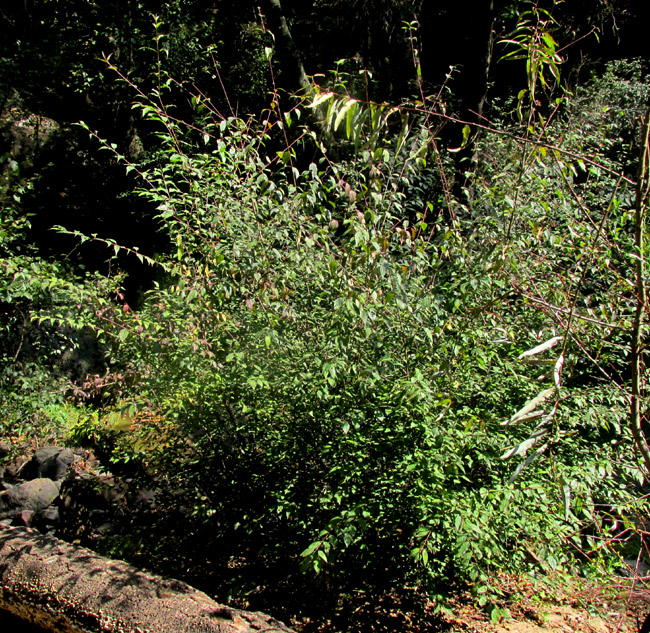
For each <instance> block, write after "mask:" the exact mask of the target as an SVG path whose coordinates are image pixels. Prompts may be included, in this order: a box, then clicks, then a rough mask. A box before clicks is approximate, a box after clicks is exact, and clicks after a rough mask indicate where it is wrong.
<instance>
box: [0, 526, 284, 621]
mask: <svg viewBox="0 0 650 633" xmlns="http://www.w3.org/2000/svg"><path fill="white" fill-rule="evenodd" d="M0 609H6V610H7V611H10V612H11V613H13V614H15V615H17V616H18V617H20V618H22V619H24V620H27V621H29V622H33V623H35V624H37V625H38V626H41V627H43V628H45V629H48V630H52V631H56V632H57V633H80V632H91V633H96V632H97V633H99V632H100V631H101V632H102V633H291V630H290V629H288V628H287V627H286V626H285V625H284V624H282V623H281V622H278V621H277V620H274V619H273V618H271V617H270V616H268V615H265V614H263V613H252V612H248V611H240V610H237V609H232V608H230V607H227V606H224V605H220V604H218V603H217V602H215V601H213V600H212V599H211V598H209V597H208V596H207V595H206V594H204V593H202V592H201V591H198V590H197V589H194V588H193V587H190V586H189V585H187V584H185V583H183V582H180V581H178V580H171V579H168V578H162V577H160V576H155V575H153V574H149V573H145V572H142V571H139V570H138V569H136V568H135V567H132V566H130V565H127V564H126V563H124V562H121V561H116V560H111V559H107V558H104V557H102V556H99V555H97V554H95V553H94V552H91V551H90V550H88V549H85V548H83V547H77V546H75V545H71V544H69V543H65V542H64V541H60V540H59V539H56V538H54V537H51V536H45V535H43V534H41V533H39V532H37V531H35V530H32V529H29V528H16V527H10V526H8V525H4V524H2V523H0Z"/></svg>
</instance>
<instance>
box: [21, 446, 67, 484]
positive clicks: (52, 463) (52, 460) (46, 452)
mask: <svg viewBox="0 0 650 633" xmlns="http://www.w3.org/2000/svg"><path fill="white" fill-rule="evenodd" d="M73 462H74V453H73V452H72V451H71V450H70V449H69V448H61V447H59V446H46V447H44V448H39V449H38V450H37V451H36V452H35V453H34V456H33V457H32V459H31V460H29V462H27V463H26V464H25V465H24V466H23V468H22V469H21V470H20V476H21V477H22V478H23V479H36V478H42V477H45V478H47V479H52V480H54V481H61V480H62V479H63V478H64V477H65V476H66V474H67V472H68V469H69V468H70V465H71V464H72V463H73Z"/></svg>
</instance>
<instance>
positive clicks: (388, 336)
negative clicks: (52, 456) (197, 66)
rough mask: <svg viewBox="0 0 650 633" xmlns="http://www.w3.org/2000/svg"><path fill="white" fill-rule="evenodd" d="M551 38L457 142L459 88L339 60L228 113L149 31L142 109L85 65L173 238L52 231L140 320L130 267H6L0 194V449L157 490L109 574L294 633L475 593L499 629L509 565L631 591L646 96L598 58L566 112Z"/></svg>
mask: <svg viewBox="0 0 650 633" xmlns="http://www.w3.org/2000/svg"><path fill="white" fill-rule="evenodd" d="M536 6H537V5H535V7H536ZM404 29H405V30H406V32H407V33H408V37H409V42H410V45H411V52H412V55H413V60H414V74H415V76H416V78H420V77H421V69H420V66H419V58H418V32H417V24H416V23H411V24H406V25H404ZM553 33H554V21H553V18H552V16H551V14H550V13H547V12H545V11H542V10H541V9H539V10H538V9H537V8H535V9H534V10H531V11H529V12H524V13H522V14H521V15H520V16H519V20H518V23H517V25H516V27H515V28H514V30H513V31H512V33H511V34H510V35H509V36H508V37H507V38H506V39H504V41H503V42H502V45H503V47H504V51H505V53H504V58H503V60H502V61H501V62H500V63H504V64H507V63H511V62H512V60H515V61H517V60H524V61H525V62H526V68H527V73H526V84H525V86H522V88H521V91H520V92H519V93H518V94H516V95H513V96H512V98H510V99H509V100H504V101H503V102H495V103H492V104H491V110H490V116H489V118H488V117H487V116H484V117H483V118H481V119H480V120H479V121H478V122H477V121H469V120H464V119H463V118H462V117H459V116H456V115H454V114H452V112H453V99H454V95H453V76H452V74H451V73H450V76H449V77H448V78H447V81H446V82H445V84H444V85H443V86H442V87H441V88H440V89H439V90H438V91H437V92H434V93H432V94H429V93H427V92H426V91H425V86H424V84H423V83H422V82H421V81H416V85H417V88H418V91H419V94H416V95H415V96H414V97H413V98H411V99H408V100H404V101H403V102H400V103H395V104H392V103H385V102H376V101H373V100H372V99H370V98H369V97H368V92H367V89H368V85H369V82H371V81H372V77H371V76H370V75H369V74H368V73H367V72H359V73H356V74H352V73H348V72H344V70H343V67H344V66H340V67H338V68H337V70H336V71H335V72H332V73H330V74H328V75H325V76H316V77H313V78H311V79H310V82H309V86H308V87H306V88H305V89H303V91H302V92H301V93H299V94H297V95H287V94H285V93H283V92H281V91H280V90H274V91H273V92H272V94H271V96H270V97H269V104H268V107H267V108H266V109H265V110H264V111H263V112H262V113H261V114H260V115H257V116H249V117H244V116H241V115H238V114H237V113H236V112H234V111H232V112H230V113H228V114H226V115H224V114H222V112H220V111H219V110H217V108H216V107H215V106H214V105H213V104H212V102H211V101H210V100H209V99H208V98H207V97H205V95H204V94H203V93H202V92H200V91H199V90H198V89H196V88H192V87H189V88H188V87H187V86H185V85H183V84H182V83H181V82H180V81H178V80H177V79H176V78H175V77H173V76H172V75H171V74H170V72H169V70H168V68H167V66H166V61H165V60H166V57H165V52H164V51H165V42H166V38H167V37H168V34H167V33H166V32H165V30H164V25H163V24H162V23H161V22H160V21H156V24H155V37H154V39H153V41H152V43H151V44H150V47H149V49H148V54H149V55H150V56H151V60H152V65H151V68H153V69H154V71H153V72H152V77H149V78H148V80H147V83H148V84H149V86H148V87H147V88H145V86H144V85H142V83H139V82H138V80H136V79H134V78H131V77H130V76H129V75H128V73H125V72H124V71H123V70H121V69H120V66H119V64H118V63H117V62H113V61H112V60H111V59H106V60H105V62H106V65H107V68H109V69H110V70H111V71H112V72H113V73H114V74H115V77H116V81H118V82H121V83H122V84H124V85H125V86H126V87H128V88H129V89H130V90H131V91H132V94H133V109H134V111H135V112H136V113H137V114H138V116H139V117H140V119H141V121H142V126H143V130H145V133H144V134H143V142H144V143H145V145H146V146H147V147H149V148H151V149H150V151H148V152H147V153H146V156H144V157H142V158H141V160H133V158H131V157H128V156H127V155H126V154H125V153H123V152H122V151H121V150H120V148H119V147H118V145H117V144H113V143H112V142H111V141H110V139H109V140H106V139H104V138H103V136H102V135H101V134H100V133H98V132H96V131H95V130H93V129H92V128H91V127H90V126H88V125H86V124H81V125H82V127H83V130H85V132H87V133H88V134H89V135H90V136H91V137H92V138H93V139H94V142H96V145H97V147H98V149H101V150H102V151H105V152H108V153H110V154H111V155H112V157H113V158H112V160H113V161H114V162H115V163H116V164H120V165H122V166H123V168H124V169H125V170H126V172H127V173H128V174H129V177H131V178H132V179H133V182H134V183H135V184H134V187H133V191H132V193H133V194H135V195H137V196H138V197H140V198H142V199H143V201H144V202H145V204H146V207H147V208H149V209H152V210H153V211H152V213H153V215H154V217H155V222H156V225H157V227H158V228H157V230H158V239H159V240H160V241H161V243H163V244H164V245H165V246H164V248H162V249H161V250H160V252H155V253H147V254H145V249H142V250H141V249H140V247H139V245H138V244H137V243H136V244H134V243H129V244H127V243H122V242H120V243H118V242H117V241H115V240H113V239H111V238H109V237H106V236H102V235H96V234H91V235H88V234H84V233H83V232H81V231H77V230H69V229H66V228H65V227H59V229H58V230H59V231H60V232H61V233H63V234H66V235H68V236H71V237H73V238H75V243H76V248H80V249H83V248H87V247H90V248H95V249H106V250H107V253H108V254H109V256H110V257H112V258H113V261H114V262H115V268H116V270H117V269H119V266H118V262H119V261H121V258H123V257H127V258H135V259H137V260H139V261H140V262H141V263H143V264H146V265H149V266H151V269H152V271H154V272H153V274H152V276H153V277H154V279H155V282H154V283H153V284H152V287H151V288H150V289H148V290H147V291H146V292H144V293H143V295H142V296H141V297H140V298H139V300H138V302H137V304H134V305H133V307H132V306H131V305H129V304H128V303H127V301H126V300H125V295H124V281H125V279H124V276H123V275H122V274H120V273H113V272H111V273H109V274H100V273H93V274H88V275H86V276H85V277H84V276H81V275H79V274H78V272H77V273H75V272H71V271H70V270H69V269H66V267H65V265H63V264H61V263H60V262H56V261H53V260H50V259H47V258H44V257H41V256H40V255H39V253H37V252H34V251H33V250H30V249H29V248H25V247H24V243H23V242H22V241H21V236H23V235H24V232H25V231H26V230H27V229H28V226H29V218H26V217H25V216H24V215H23V214H22V213H21V205H20V199H21V198H20V196H21V195H28V194H29V186H30V185H29V183H25V182H22V181H21V180H20V179H19V178H18V176H16V180H14V181H11V179H8V180H7V182H6V183H5V185H6V187H5V191H8V192H11V196H9V195H5V196H4V198H3V210H4V213H3V220H2V232H1V233H0V249H1V252H2V271H3V272H2V275H1V276H0V290H1V292H2V301H3V306H4V307H5V312H6V314H5V316H4V317H3V322H2V323H3V325H2V326H3V328H4V332H5V336H6V341H5V343H3V344H2V354H3V358H4V364H3V368H2V372H3V374H2V389H1V391H0V394H1V395H0V398H1V400H0V406H1V407H2V418H3V419H2V424H3V425H4V427H5V433H6V434H7V435H8V436H16V437H17V436H21V437H28V436H34V435H39V434H40V435H41V436H42V435H44V434H47V433H48V432H51V433H53V434H54V435H56V438H57V439H56V441H61V442H76V443H79V444H85V445H89V446H92V447H94V448H95V449H96V450H97V451H100V452H102V454H104V455H106V456H107V459H108V460H109V463H110V466H109V468H111V469H115V472H124V473H128V476H129V477H135V478H141V479H142V481H143V482H146V483H147V485H151V484H152V482H153V484H154V485H155V487H156V488H157V489H159V490H161V491H163V494H162V495H161V499H162V501H161V502H160V504H159V506H158V508H157V511H156V513H155V514H150V515H149V516H143V515H141V514H135V513H125V514H124V516H123V521H124V526H123V527H124V529H122V530H120V531H119V536H118V535H113V536H109V537H107V538H106V539H105V540H104V541H103V542H102V543H101V547H102V548H104V551H105V553H108V554H111V555H114V556H116V557H124V556H126V557H129V556H132V557H136V558H137V560H138V561H141V562H144V563H145V564H146V566H148V567H150V568H152V569H156V570H158V571H162V572H164V573H167V574H170V575H174V576H179V577H182V578H185V579H188V580H189V581H190V582H192V584H197V585H198V586H199V587H200V588H203V589H206V590H208V591H210V592H211V593H213V594H214V595H216V596H217V598H218V599H220V600H223V601H229V602H232V603H233V604H237V605H240V606H244V607H247V608H254V609H263V610H266V611H269V612H272V613H273V614H274V615H279V616H280V617H286V618H287V619H294V620H295V621H300V620H301V619H302V621H303V624H304V623H305V622H312V623H313V627H314V628H313V630H325V629H322V626H324V624H323V623H327V622H330V625H328V626H332V627H334V628H332V630H338V629H336V626H337V625H336V624H331V623H332V622H333V618H334V616H335V615H336V614H338V616H339V617H342V616H341V614H346V615H345V617H346V618H347V620H346V624H345V627H353V628H354V630H366V629H364V628H363V627H364V626H366V625H367V626H368V627H370V628H368V629H367V630H395V628H391V627H394V624H395V620H394V619H392V618H394V617H399V618H401V620H400V622H402V625H403V626H404V627H407V625H409V626H410V624H409V623H408V622H406V621H405V620H404V618H411V617H412V618H414V620H416V621H415V622H414V623H413V627H414V628H413V629H412V630H434V629H433V628H426V626H430V627H433V626H434V625H435V626H442V624H439V623H441V622H442V621H443V620H444V617H447V616H445V613H447V611H448V609H449V607H448V605H449V604H450V603H449V602H448V601H449V595H450V593H451V594H452V595H453V594H454V592H462V591H465V590H468V588H469V591H470V592H471V594H470V595H471V596H472V597H471V600H473V601H474V603H475V604H476V605H477V607H478V608H480V609H482V613H483V614H484V615H485V617H486V618H492V621H493V623H498V622H499V621H501V620H504V619H507V618H508V616H509V613H510V612H509V611H508V608H507V607H506V606H504V605H506V603H508V604H510V607H509V608H510V610H511V611H512V610H513V607H512V604H513V603H512V601H510V602H508V600H510V598H507V599H506V598H504V596H505V595H506V594H508V595H510V594H509V593H508V591H506V590H505V589H504V584H508V583H506V582H505V581H504V578H505V577H504V576H503V574H504V573H506V574H508V575H513V576H516V575H521V578H526V580H521V581H520V584H519V585H518V586H519V587H520V588H521V587H524V588H525V587H528V585H526V583H532V582H539V583H542V579H543V578H545V577H546V578H548V577H550V578H569V577H580V578H582V579H583V580H584V582H585V583H587V585H589V583H593V584H596V585H598V584H604V585H607V583H608V582H609V581H608V579H611V578H614V577H617V576H619V575H620V574H621V570H628V573H630V574H631V575H632V577H633V578H634V579H635V580H634V582H635V585H634V591H635V592H637V593H639V592H640V593H643V592H645V591H647V585H646V578H645V576H646V574H645V573H644V572H643V571H642V570H643V569H645V568H646V566H647V564H648V563H649V562H650V557H649V554H648V551H647V539H646V534H647V524H648V518H647V510H648V508H647V489H646V475H647V472H648V468H649V466H650V451H649V450H648V445H647V442H646V440H645V433H646V431H647V429H646V422H645V402H646V400H645V393H646V386H645V381H646V372H645V364H644V356H645V338H646V333H645V332H646V325H647V323H646V322H647V315H646V312H645V307H646V300H647V291H646V287H645V284H646V278H647V275H646V270H645V255H646V252H647V245H646V242H645V231H646V222H645V212H646V209H647V204H648V187H649V186H650V177H649V175H648V165H649V164H650V158H649V155H650V143H649V140H648V134H649V132H648V113H647V111H646V109H647V104H648V102H649V99H648V97H649V84H648V82H647V79H646V77H645V75H644V74H643V70H642V65H641V62H636V61H628V62H616V63H611V64H610V65H608V66H607V70H606V72H604V73H602V74H601V75H600V76H594V77H593V78H592V79H591V80H590V81H587V82H584V83H583V84H581V85H579V86H575V87H573V88H572V90H571V91H569V89H568V87H566V86H564V85H563V82H562V78H561V74H560V69H561V63H562V58H561V56H560V52H559V47H558V45H557V43H556V42H555V40H554V37H553ZM266 55H267V58H268V63H269V64H270V68H271V70H272V68H273V50H272V49H271V48H268V50H267V51H266ZM216 72H217V73H218V70H217V71H216ZM272 76H273V75H272V74H271V77H272ZM151 86H153V87H151ZM180 102H183V103H185V104H186V105H187V104H189V105H190V106H191V108H190V109H191V112H190V115H189V117H185V116H183V117H181V116H180V115H178V116H177V114H178V113H177V110H178V107H177V106H176V105H175V104H178V103H180ZM93 355H94V356H95V358H94V359H93V361H92V362H93V363H94V364H95V365H94V368H91V370H90V371H86V372H83V375H79V376H76V377H73V378H71V370H70V367H72V366H75V367H76V364H75V363H77V362H78V360H79V358H80V357H84V358H85V359H86V361H85V362H89V361H88V358H89V357H92V356H93ZM152 534H155V535H156V538H155V539H152V538H151V535H152ZM630 569H631V570H632V571H630ZM508 577H510V576H508ZM589 586H592V585H589ZM626 589H627V586H626ZM522 591H523V589H522ZM515 593H516V592H515ZM531 593H532V592H529V593H528V595H527V596H524V597H522V600H521V601H519V603H518V604H519V605H521V604H526V600H529V599H530V598H531V596H530V594H531ZM314 596H319V600H318V602H315V601H314ZM391 601H394V602H393V603H391ZM361 604H365V605H366V607H364V608H361V607H360V605H361ZM451 604H453V599H452V602H451ZM368 605H374V606H373V608H374V607H377V611H373V610H372V609H370V611H371V612H372V613H373V614H374V615H373V616H372V617H369V618H368V621H367V622H366V623H365V624H363V625H362V624H361V623H355V619H354V618H355V615H354V614H355V613H358V612H359V613H364V614H366V615H367V613H368V610H367V607H368ZM384 605H385V606H384ZM522 608H523V607H522ZM531 608H532V607H531ZM355 609H357V610H358V609H360V611H355ZM364 609H365V610H364ZM446 610H447V611H446ZM379 611H381V613H379ZM395 613H398V615H397V616H396V615H394V614H395ZM413 614H415V615H413ZM370 621H372V622H374V623H373V624H372V625H371V624H369V622H370ZM425 622H428V623H429V624H426V626H425V624H424V623H425ZM402 625H400V626H402ZM305 626H306V625H305ZM319 627H320V628H319ZM418 627H419V628H418ZM422 627H425V628H422ZM305 630H311V629H309V628H306V629H305ZM341 630H343V629H341ZM347 630H353V629H352V628H349V629H347ZM400 630H401V629H400ZM403 630H411V629H409V628H408V627H407V628H403Z"/></svg>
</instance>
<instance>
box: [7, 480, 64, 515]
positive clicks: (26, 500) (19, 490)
mask: <svg viewBox="0 0 650 633" xmlns="http://www.w3.org/2000/svg"><path fill="white" fill-rule="evenodd" d="M58 496H59V486H58V485H57V484H55V483H54V482H53V481H52V480H51V479H45V478H40V479H32V480H31V481H26V482H25V483H22V484H20V485H18V486H14V487H13V488H11V489H10V490H5V491H4V492H2V493H0V519H5V518H7V517H12V516H15V515H17V514H20V512H22V511H24V510H30V511H32V512H39V511H40V510H44V509H45V508H47V507H48V506H49V505H50V504H51V503H52V502H53V501H54V500H55V499H56V498H57V497H58Z"/></svg>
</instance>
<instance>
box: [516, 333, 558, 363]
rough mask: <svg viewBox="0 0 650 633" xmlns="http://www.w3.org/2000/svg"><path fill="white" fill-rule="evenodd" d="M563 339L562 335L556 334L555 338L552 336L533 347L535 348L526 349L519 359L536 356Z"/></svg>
mask: <svg viewBox="0 0 650 633" xmlns="http://www.w3.org/2000/svg"><path fill="white" fill-rule="evenodd" d="M561 340H562V337H561V336H554V337H553V338H550V339H549V340H548V341H545V342H544V343H542V344H541V345H538V346H537V347H533V349H529V350H527V351H525V352H524V353H523V354H520V355H519V360H521V359H522V358H526V357H528V356H535V355H536V354H541V353H542V352H545V351H546V350H547V349H551V348H552V347H555V346H556V345H557V344H558V343H559V342H560V341H561Z"/></svg>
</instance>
